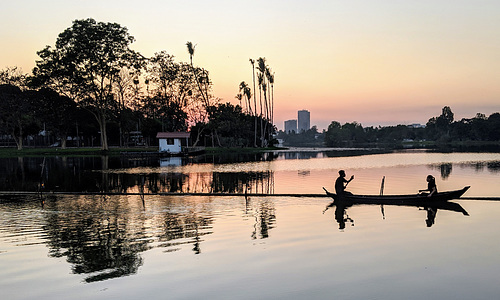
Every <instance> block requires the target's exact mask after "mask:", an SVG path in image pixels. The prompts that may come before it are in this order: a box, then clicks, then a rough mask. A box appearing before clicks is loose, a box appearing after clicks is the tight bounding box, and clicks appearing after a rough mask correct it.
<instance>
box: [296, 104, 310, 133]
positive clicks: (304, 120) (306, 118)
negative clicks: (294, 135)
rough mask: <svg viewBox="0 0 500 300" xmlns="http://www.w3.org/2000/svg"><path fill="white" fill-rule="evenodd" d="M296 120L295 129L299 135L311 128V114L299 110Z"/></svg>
mask: <svg viewBox="0 0 500 300" xmlns="http://www.w3.org/2000/svg"><path fill="white" fill-rule="evenodd" d="M297 119H298V122H297V127H298V128H297V129H298V132H299V133H300V132H302V131H307V130H309V128H311V113H310V112H309V111H308V110H299V112H298V118H297Z"/></svg>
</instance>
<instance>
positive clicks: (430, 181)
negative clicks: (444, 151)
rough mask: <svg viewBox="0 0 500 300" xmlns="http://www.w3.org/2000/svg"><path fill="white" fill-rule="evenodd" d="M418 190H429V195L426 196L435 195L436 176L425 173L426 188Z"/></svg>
mask: <svg viewBox="0 0 500 300" xmlns="http://www.w3.org/2000/svg"><path fill="white" fill-rule="evenodd" d="M419 192H429V195H427V197H432V196H433V195H435V194H436V193H437V192H438V191H437V185H436V178H434V176H432V175H427V189H425V190H419Z"/></svg>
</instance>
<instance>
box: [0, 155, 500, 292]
mask: <svg viewBox="0 0 500 300" xmlns="http://www.w3.org/2000/svg"><path fill="white" fill-rule="evenodd" d="M345 154H346V153H342V154H340V153H333V154H332V153H313V152H298V153H297V152H283V153H275V154H266V155H259V156H252V157H243V158H232V159H230V160H223V159H214V158H198V160H197V161H193V160H188V161H183V160H179V159H170V160H162V161H158V160H154V159H144V160H142V159H141V160H137V159H134V160H132V159H126V158H117V159H113V158H71V159H70V158H66V159H62V158H52V159H46V160H45V162H44V161H43V158H23V159H9V160H4V161H2V164H1V165H2V167H1V168H2V169H1V170H0V176H1V177H3V178H2V179H5V180H2V182H3V183H2V184H3V186H2V190H21V189H22V190H36V189H37V184H38V183H39V182H40V181H42V182H43V183H44V185H45V188H46V190H54V191H121V192H136V191H140V190H143V191H145V192H164V191H171V192H195V191H196V192H243V191H244V190H245V189H248V190H249V191H251V192H264V193H304V194H305V193H314V194H320V193H321V192H322V187H323V186H324V187H328V188H330V189H332V188H333V182H334V180H335V178H336V175H337V171H338V169H341V168H342V169H345V170H346V173H347V175H348V176H350V175H352V174H353V175H354V176H355V179H354V181H353V182H351V183H350V184H349V188H348V189H349V190H350V191H351V192H353V193H362V194H378V193H379V192H380V183H381V179H382V177H383V176H385V188H384V193H385V194H399V193H414V192H415V191H416V190H418V189H420V188H425V186H426V182H425V177H426V175H427V174H433V175H434V176H435V177H436V179H437V185H438V188H439V189H440V190H451V189H459V188H462V187H463V186H466V185H470V186H471V188H470V190H469V191H468V192H467V193H466V195H465V196H467V197H470V198H474V197H499V196H500V185H499V184H498V183H499V182H500V181H499V179H500V154H498V153H446V154H442V153H428V152H420V151H410V152H400V153H386V154H382V153H379V154H369V155H362V154H363V153H348V154H350V155H352V154H355V156H345ZM41 165H44V166H45V167H44V171H43V172H41ZM455 202H456V203H458V204H459V205H460V206H461V208H462V210H464V211H465V212H466V213H464V212H463V211H456V210H453V209H438V210H437V211H432V212H431V211H428V210H425V209H423V208H418V207H404V206H388V205H385V206H383V207H381V206H380V205H357V206H352V207H348V208H346V209H345V211H338V210H337V209H336V208H335V207H331V208H329V209H327V210H326V211H325V208H326V207H327V205H328V204H329V203H330V201H329V199H328V198H306V197H299V198H296V197H258V196H255V197H249V198H248V199H245V198H244V197H236V196H235V197H232V196H231V197H228V196H225V197H221V196H218V197H215V196H213V197H193V196H154V195H146V196H145V197H144V199H142V198H141V197H140V196H76V195H75V196H63V195H49V196H46V197H45V199H44V202H43V203H42V202H41V201H40V200H39V199H38V198H36V197H5V196H4V197H2V198H0V270H1V271H0V289H1V291H2V292H1V295H2V297H1V298H2V299H35V298H36V299H139V298H141V299H142V298H150V299H200V298H210V299H303V298H312V299H325V298H328V299H332V298H344V299H497V298H498V297H499V296H500V279H498V270H500V256H499V255H498V253H499V252H500V242H499V240H500V233H499V231H498V228H500V224H499V223H500V218H498V214H499V213H500V202H495V201H482V200H460V201H455ZM466 214H468V216H467V215H466ZM339 220H341V221H342V222H340V223H339ZM342 223H343V224H342Z"/></svg>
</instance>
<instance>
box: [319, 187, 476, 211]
mask: <svg viewBox="0 0 500 300" xmlns="http://www.w3.org/2000/svg"><path fill="white" fill-rule="evenodd" d="M469 188H470V186H466V187H464V188H463V189H461V190H455V191H447V192H439V193H437V194H435V195H433V196H431V197H427V194H409V195H352V194H346V195H343V196H339V195H337V194H334V193H330V192H329V191H328V190H326V189H325V188H323V189H324V190H325V192H326V194H327V195H328V196H330V197H332V198H333V199H334V200H336V201H345V202H347V203H352V204H388V205H391V204H393V205H398V204H399V205H412V206H414V205H417V206H418V205H422V206H428V205H432V204H434V203H439V202H446V201H448V200H453V199H458V198H460V197H461V196H462V195H463V194H464V193H465V192H466V191H467V190H468V189H469Z"/></svg>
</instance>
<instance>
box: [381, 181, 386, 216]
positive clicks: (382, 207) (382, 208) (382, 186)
mask: <svg viewBox="0 0 500 300" xmlns="http://www.w3.org/2000/svg"><path fill="white" fill-rule="evenodd" d="M384 183H385V176H384V177H382V183H381V184H380V196H382V195H383V194H384ZM380 210H381V211H382V218H383V219H384V220H385V212H384V205H383V204H380Z"/></svg>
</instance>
